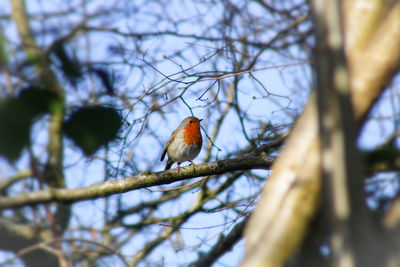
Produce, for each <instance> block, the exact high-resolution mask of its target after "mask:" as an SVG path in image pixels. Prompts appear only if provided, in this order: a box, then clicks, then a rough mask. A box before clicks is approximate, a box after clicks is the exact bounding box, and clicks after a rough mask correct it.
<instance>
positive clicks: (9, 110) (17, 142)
mask: <svg viewBox="0 0 400 267" xmlns="http://www.w3.org/2000/svg"><path fill="white" fill-rule="evenodd" d="M31 123H32V116H31V114H30V112H29V109H27V108H26V106H24V104H23V102H22V101H20V100H19V99H15V98H13V99H6V100H2V101H1V102H0V154H1V155H3V156H5V157H6V158H7V159H9V160H11V161H12V160H15V159H17V158H18V157H19V156H20V154H21V151H22V149H23V148H24V147H25V146H26V145H27V144H28V143H29V134H30V126H31Z"/></svg>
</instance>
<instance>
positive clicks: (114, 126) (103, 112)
mask: <svg viewBox="0 0 400 267" xmlns="http://www.w3.org/2000/svg"><path fill="white" fill-rule="evenodd" d="M121 125H122V120H121V116H120V114H119V113H118V112H117V111H116V110H115V109H113V108H107V107H100V106H96V107H82V108H79V109H78V110H76V111H75V112H74V113H73V114H71V116H70V117H69V118H68V120H66V121H65V122H64V133H65V134H66V135H67V136H68V137H69V138H71V139H72V140H73V141H74V143H75V144H76V145H77V146H78V147H79V148H81V149H82V151H83V153H84V154H85V155H92V154H94V153H95V152H96V151H97V150H98V149H99V148H100V147H101V146H102V145H106V144H108V143H109V142H111V141H112V140H114V139H115V138H116V137H117V134H118V131H119V129H120V127H121Z"/></svg>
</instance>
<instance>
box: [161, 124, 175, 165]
mask: <svg viewBox="0 0 400 267" xmlns="http://www.w3.org/2000/svg"><path fill="white" fill-rule="evenodd" d="M177 131H178V129H176V130H175V131H173V132H172V135H171V137H170V138H169V140H168V142H167V144H166V145H165V147H164V150H163V152H162V153H161V159H160V161H163V160H164V158H165V154H167V150H168V146H169V144H171V143H172V141H174V139H175V136H176V134H177Z"/></svg>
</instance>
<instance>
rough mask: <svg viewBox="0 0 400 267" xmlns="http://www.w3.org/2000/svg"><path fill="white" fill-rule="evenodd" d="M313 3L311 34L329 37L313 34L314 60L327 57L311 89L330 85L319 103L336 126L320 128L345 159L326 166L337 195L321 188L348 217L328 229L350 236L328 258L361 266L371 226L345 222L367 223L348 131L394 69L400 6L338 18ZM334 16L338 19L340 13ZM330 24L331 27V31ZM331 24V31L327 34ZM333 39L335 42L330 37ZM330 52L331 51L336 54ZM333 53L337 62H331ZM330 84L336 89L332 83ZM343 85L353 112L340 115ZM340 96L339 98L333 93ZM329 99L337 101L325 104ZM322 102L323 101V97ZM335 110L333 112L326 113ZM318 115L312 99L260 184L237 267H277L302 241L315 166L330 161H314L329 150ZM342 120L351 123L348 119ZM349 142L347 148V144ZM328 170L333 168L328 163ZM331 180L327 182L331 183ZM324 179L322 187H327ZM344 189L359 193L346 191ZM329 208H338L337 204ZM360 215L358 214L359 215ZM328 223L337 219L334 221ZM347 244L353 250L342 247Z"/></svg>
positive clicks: (359, 8) (347, 6)
mask: <svg viewBox="0 0 400 267" xmlns="http://www.w3.org/2000/svg"><path fill="white" fill-rule="evenodd" d="M313 4H314V6H315V7H317V6H321V5H322V7H321V10H324V13H325V14H324V15H322V16H320V17H314V21H316V22H319V23H323V24H322V25H318V27H317V32H318V31H319V30H321V29H326V30H328V32H327V33H324V34H322V35H317V40H316V42H317V45H316V47H317V48H320V49H321V48H323V49H327V50H326V51H324V50H322V51H319V52H317V53H316V54H315V56H316V57H319V56H321V55H324V53H327V55H325V56H324V58H318V59H317V65H316V68H317V69H316V75H317V76H318V78H317V80H318V83H317V86H328V88H317V90H322V89H324V90H327V92H328V95H326V94H325V95H324V94H322V95H321V94H320V95H319V98H320V101H319V103H321V104H323V103H325V104H329V105H331V106H330V107H331V108H329V107H325V108H328V109H324V111H326V112H327V113H329V112H332V111H334V110H335V109H336V112H337V113H336V115H334V114H331V115H330V116H334V117H331V119H336V120H337V121H336V129H333V128H332V127H333V126H334V125H333V124H334V123H335V122H334V121H331V122H330V123H331V125H329V126H330V127H331V128H330V129H329V128H325V130H324V131H323V132H322V134H323V135H324V134H326V135H327V136H328V139H327V141H328V143H329V147H331V148H333V147H332V146H333V145H334V142H332V139H333V138H334V135H331V134H332V132H329V130H335V131H336V134H338V135H336V137H339V138H338V139H336V141H338V144H339V147H335V148H334V150H335V151H336V152H337V153H338V154H336V159H337V157H340V156H344V158H343V157H342V158H341V160H343V161H342V168H341V169H335V168H336V167H337V168H339V167H338V166H336V162H335V166H331V167H330V171H332V172H336V171H338V172H337V173H336V174H335V176H336V175H337V176H339V177H341V178H342V179H341V181H342V182H341V184H339V186H340V190H336V189H334V188H335V186H334V185H333V184H330V183H324V186H325V185H326V186H329V187H330V188H326V189H327V190H324V192H326V191H328V192H332V194H330V195H328V196H327V198H326V199H327V200H329V201H332V200H337V201H343V202H341V205H342V208H343V209H342V210H341V211H340V212H341V214H342V216H344V217H341V219H340V222H341V223H342V222H343V220H342V219H343V218H345V217H346V216H350V217H346V218H347V219H346V220H345V221H346V223H345V224H341V228H340V229H341V230H338V229H337V228H336V227H337V226H338V224H336V223H333V226H334V228H335V229H336V230H338V231H339V236H341V238H344V237H345V235H349V234H350V237H349V236H347V237H346V238H349V240H352V242H347V241H349V240H343V239H341V240H340V238H339V241H340V242H341V243H340V242H339V243H340V244H339V246H338V247H339V248H338V251H333V252H332V253H333V254H336V253H339V254H341V253H342V252H344V251H343V249H344V250H345V252H346V251H347V252H348V249H349V250H350V251H351V253H354V251H356V253H355V254H353V255H352V256H350V258H348V259H350V260H349V261H347V263H348V265H346V266H352V265H360V264H361V262H356V261H358V260H359V257H357V255H359V253H364V252H366V251H364V250H363V249H361V250H359V249H360V247H359V246H360V240H363V237H361V236H360V235H362V234H364V235H373V233H366V232H362V231H365V230H366V229H369V226H368V225H369V224H370V223H371V222H365V225H364V226H365V228H364V226H360V228H359V229H358V231H355V232H353V231H350V230H353V229H355V228H354V226H355V225H352V223H353V221H351V219H350V218H354V219H355V221H357V222H359V219H362V218H365V217H363V216H364V215H365V213H366V211H365V207H364V208H363V207H362V206H364V203H363V201H362V200H363V199H362V195H360V193H362V181H361V178H360V177H362V176H361V175H362V173H361V172H360V171H359V169H357V167H356V168H355V170H352V169H351V167H352V165H349V164H352V163H351V161H352V160H355V161H356V162H357V158H352V154H351V153H353V152H355V151H356V149H355V146H354V141H355V137H351V136H348V135H347V133H348V130H349V129H347V128H346V127H349V126H350V127H354V128H355V130H356V133H357V131H359V130H360V128H361V125H362V123H363V121H364V119H365V116H366V115H367V113H368V111H369V110H370V109H371V107H372V105H373V104H374V102H375V101H376V99H377V98H378V97H379V95H380V94H381V92H382V91H383V89H384V88H385V86H386V85H387V84H388V82H389V81H390V79H391V78H392V77H393V75H394V73H395V72H396V71H397V69H398V67H399V60H400V2H399V1H384V2H383V1H382V2H381V1H372V0H371V1H358V0H355V1H351V0H348V1H344V3H343V8H342V9H341V11H342V12H338V14H336V15H335V9H334V8H333V9H331V8H327V7H326V6H324V5H326V4H324V1H322V2H320V1H314V2H313ZM316 9H317V8H316ZM316 9H315V10H314V16H317V14H318V11H317V10H316ZM340 13H342V14H341V15H340ZM327 14H328V15H329V16H328V15H327ZM320 15H321V14H320ZM340 17H342V20H343V22H342V23H343V25H344V26H343V35H344V38H343V39H344V42H345V43H344V49H343V45H342V42H341V39H342V37H341V36H342V35H341V34H340V24H341V23H339V24H337V23H338V19H339V18H340ZM335 20H336V24H337V25H335ZM334 25H335V27H336V29H333V28H332V27H333V26H334ZM319 27H321V28H319ZM332 30H335V31H336V32H335V34H336V35H337V34H338V32H339V37H340V38H339V39H334V40H330V39H329V38H332V35H331V36H330V35H329V31H332ZM337 37H338V36H336V37H335V36H334V38H337ZM332 42H333V43H335V44H336V45H337V47H335V48H334V47H330V46H329V44H332ZM334 49H337V50H336V51H334ZM343 50H344V51H343ZM317 51H318V50H317ZM335 55H336V56H339V57H335ZM343 56H344V58H343ZM341 58H343V60H341ZM321 66H325V67H326V66H330V68H328V72H327V73H325V75H322V74H323V71H324V69H321ZM329 69H330V70H329ZM346 69H348V71H347V70H346ZM336 71H337V72H336ZM330 75H334V76H330ZM348 77H349V78H348ZM324 79H325V80H324ZM332 82H334V83H333V84H332ZM347 84H350V94H351V96H352V98H351V102H352V107H350V104H348V105H347V106H349V107H348V108H346V109H341V108H343V106H341V105H344V106H346V101H348V100H349V92H347V93H346V90H347V89H346V88H347ZM339 92H340V94H341V95H339V94H338V93H339ZM332 94H333V95H332ZM346 95H347V96H346ZM331 96H334V97H335V98H334V99H331V98H330V97H331ZM328 97H329V99H327V98H328ZM323 98H325V99H323ZM346 98H347V100H346ZM335 105H336V107H335V108H333V109H332V107H334V106H335ZM322 107H324V106H323V105H320V108H322ZM351 108H352V110H353V117H354V119H355V121H356V124H357V125H351V117H352V116H351V114H346V111H347V112H349V111H348V110H351ZM340 109H341V110H340ZM321 111H322V110H319V111H318V109H317V101H316V97H315V94H314V93H313V94H311V96H310V99H309V102H308V104H307V106H306V107H305V109H304V111H303V113H302V114H301V116H300V117H299V119H298V120H297V122H296V125H295V126H294V128H293V129H292V132H291V135H290V137H289V138H288V140H287V142H286V146H285V148H284V149H283V150H282V151H281V154H280V157H279V159H278V160H277V161H276V162H275V164H274V166H273V174H272V175H271V177H270V178H269V180H268V182H267V183H266V184H265V186H264V190H263V195H262V197H261V199H260V201H259V203H258V206H257V208H256V210H255V212H254V214H253V215H252V218H251V219H250V221H249V223H248V225H247V227H246V230H245V237H246V238H247V240H246V242H247V243H246V252H245V258H244V260H243V262H242V266H282V265H283V264H284V263H285V262H286V261H287V259H288V258H289V257H290V256H291V255H292V254H293V253H294V251H295V250H296V248H297V247H298V246H299V244H300V243H301V241H302V240H303V237H304V235H305V233H306V231H307V228H308V226H309V223H310V221H311V220H312V218H313V217H314V215H315V213H316V210H317V207H318V203H319V194H320V188H321V178H320V177H321V175H320V173H321V170H322V169H321V167H322V166H325V167H328V163H329V162H328V160H326V161H325V160H323V159H322V158H321V156H320V155H321V146H323V147H324V148H326V146H325V145H326V144H327V143H325V142H323V143H321V140H320V139H319V138H318V132H319V130H318V115H321V118H322V116H324V114H318V112H321ZM346 115H347V116H348V117H346ZM347 119H349V120H348V121H346V120H347ZM321 121H322V120H321ZM344 121H346V122H344ZM337 127H339V128H337ZM344 133H346V134H344ZM329 135H331V136H329ZM354 136H356V135H354ZM345 140H347V141H345ZM336 141H335V142H336ZM330 142H332V143H330ZM347 142H350V145H349V144H348V143H347ZM351 143H353V144H351ZM347 145H349V147H347ZM331 152H332V153H331V154H330V155H328V156H329V157H333V158H335V153H336V152H333V151H331ZM349 153H350V154H349ZM327 159H328V158H327ZM330 160H332V158H331V159H330ZM331 164H333V163H332V162H331ZM324 171H326V169H324ZM353 171H355V172H356V176H355V177H351V179H348V180H347V179H346V177H348V178H350V177H349V175H350V174H351V175H353V174H354V173H353ZM332 172H331V174H332ZM324 174H326V173H324ZM328 177H329V176H328ZM333 177H334V176H331V178H333ZM357 177H358V178H357ZM353 178H354V179H353ZM328 179H330V178H328ZM328 179H327V181H329V180H328ZM337 182H340V181H337ZM349 185H350V186H352V187H354V186H356V187H358V188H349V187H348V186H349ZM360 187H361V188H360ZM331 190H334V191H331ZM353 190H355V191H354V192H358V193H355V196H354V198H350V197H349V194H348V192H353ZM338 192H341V193H343V195H342V196H341V197H344V199H342V198H341V197H339V198H338V196H337V193H338ZM332 204H333V205H335V207H337V206H336V204H335V203H332ZM357 205H361V206H357ZM351 208H352V209H353V210H351ZM322 209H323V210H325V209H328V210H329V208H328V207H326V206H323V207H322ZM354 209H357V210H354ZM363 209H364V211H363V212H359V211H361V210H363ZM351 211H353V212H354V211H357V214H358V215H359V214H361V216H360V217H358V216H355V217H352V215H350V212H351ZM346 214H347V215H346ZM331 215H332V214H331ZM334 218H336V219H338V218H337V217H334ZM342 226H343V227H342ZM311 231H312V229H311ZM373 238H375V237H373ZM353 241H354V242H353ZM361 242H362V241H361ZM350 244H352V246H350V247H346V246H347V245H350ZM374 245H376V244H374ZM354 246H356V247H354ZM353 249H354V250H353ZM366 249H368V248H366ZM347 255H348V254H347ZM378 255H379V254H378ZM378 255H376V254H375V255H370V256H371V257H372V256H374V257H376V259H377V260H381V259H379V257H377V256H378ZM341 256H343V254H341ZM364 256H365V259H366V261H367V259H368V258H370V257H368V255H364ZM341 260H343V258H342V259H341V258H340V257H339V258H338V261H339V262H340V261H341ZM363 262H365V261H363ZM367 263H368V261H367ZM369 264H371V265H372V264H373V262H369ZM342 266H345V265H342ZM364 266H365V265H364Z"/></svg>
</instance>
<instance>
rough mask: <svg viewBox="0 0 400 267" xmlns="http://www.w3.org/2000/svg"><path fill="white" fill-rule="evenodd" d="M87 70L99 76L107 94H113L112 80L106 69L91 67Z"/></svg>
mask: <svg viewBox="0 0 400 267" xmlns="http://www.w3.org/2000/svg"><path fill="white" fill-rule="evenodd" d="M89 71H90V72H92V73H94V74H95V75H97V77H99V79H100V80H101V83H102V84H103V86H104V88H106V91H107V94H109V95H113V94H114V87H113V84H112V80H111V79H110V75H109V73H108V72H107V71H106V70H104V69H100V68H91V69H90V70H89Z"/></svg>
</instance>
